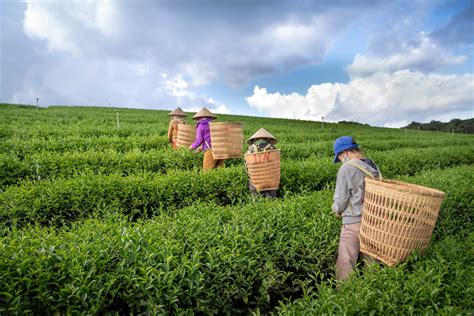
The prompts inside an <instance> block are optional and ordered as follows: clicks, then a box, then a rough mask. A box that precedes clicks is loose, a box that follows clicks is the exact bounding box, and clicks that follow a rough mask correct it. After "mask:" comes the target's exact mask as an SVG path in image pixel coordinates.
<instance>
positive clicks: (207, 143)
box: [204, 141, 212, 151]
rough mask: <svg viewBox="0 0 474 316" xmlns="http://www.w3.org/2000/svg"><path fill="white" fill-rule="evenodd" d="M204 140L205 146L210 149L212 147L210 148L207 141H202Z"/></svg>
mask: <svg viewBox="0 0 474 316" xmlns="http://www.w3.org/2000/svg"><path fill="white" fill-rule="evenodd" d="M204 142H205V143H206V145H207V148H209V149H210V150H211V151H212V148H211V146H209V144H208V143H207V141H204Z"/></svg>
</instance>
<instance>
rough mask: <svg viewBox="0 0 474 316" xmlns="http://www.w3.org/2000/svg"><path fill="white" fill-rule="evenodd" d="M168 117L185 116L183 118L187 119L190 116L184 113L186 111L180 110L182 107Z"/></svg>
mask: <svg viewBox="0 0 474 316" xmlns="http://www.w3.org/2000/svg"><path fill="white" fill-rule="evenodd" d="M168 116H183V117H186V116H188V115H187V114H186V113H184V111H183V110H182V109H181V108H180V107H177V108H176V109H174V110H173V111H171V112H170V113H169V114H168Z"/></svg>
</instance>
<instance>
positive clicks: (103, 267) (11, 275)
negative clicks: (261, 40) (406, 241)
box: [0, 166, 474, 314]
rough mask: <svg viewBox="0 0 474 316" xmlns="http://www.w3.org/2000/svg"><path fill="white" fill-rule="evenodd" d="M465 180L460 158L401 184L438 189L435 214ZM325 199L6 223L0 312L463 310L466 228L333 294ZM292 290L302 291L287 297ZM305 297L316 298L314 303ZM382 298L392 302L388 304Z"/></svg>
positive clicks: (459, 194)
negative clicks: (53, 224)
mask: <svg viewBox="0 0 474 316" xmlns="http://www.w3.org/2000/svg"><path fill="white" fill-rule="evenodd" d="M466 176H467V177H468V178H469V179H473V178H474V171H473V169H472V168H471V167H469V166H462V167H456V168H451V169H446V170H443V171H438V170H436V171H428V172H424V173H423V174H421V175H419V176H417V177H414V178H407V179H406V180H409V181H410V182H415V183H418V184H421V185H424V184H426V183H425V182H424V179H428V181H427V182H428V183H430V184H435V185H434V187H435V188H437V189H440V190H443V191H445V192H447V196H446V201H445V203H444V204H443V206H442V210H441V213H442V214H449V213H451V212H453V211H454V212H457V211H459V210H457V209H456V210H454V209H452V207H457V206H458V204H456V203H455V202H454V201H453V199H454V200H457V199H462V200H468V199H470V198H472V192H468V191H466V190H463V189H461V188H460V187H459V186H456V185H453V184H455V183H458V182H459V181H461V180H462V179H464V178H466ZM433 178H437V179H440V180H441V181H440V182H439V183H438V182H436V180H435V179H433ZM332 195H333V191H332V190H329V189H328V190H322V191H319V192H314V193H313V194H310V195H308V196H298V197H292V198H289V199H287V200H280V201H278V200H277V201H265V200H258V203H252V204H247V205H245V206H233V207H219V206H217V205H212V204H203V205H195V206H192V207H189V208H185V209H182V210H181V211H180V212H177V213H175V214H173V215H166V214H162V215H160V216H156V217H154V218H153V219H151V220H147V221H138V222H135V223H132V222H129V221H128V220H127V219H126V218H123V217H121V216H120V215H117V214H115V215H114V214H113V213H107V216H103V217H101V218H99V219H88V220H84V221H82V222H76V223H74V224H73V225H72V226H71V227H70V228H63V229H54V228H45V227H43V228H42V227H40V226H32V227H27V228H25V229H22V230H18V229H13V230H12V231H10V233H9V234H8V235H6V236H3V237H0V250H1V252H2V256H0V273H1V275H0V280H2V281H1V282H2V291H1V292H0V312H2V313H6V314H12V313H32V314H45V313H57V312H61V313H65V314H68V313H76V312H80V313H93V314H96V313H103V312H114V311H118V312H122V313H143V312H148V313H151V314H156V313H172V314H176V313H204V314H225V313H231V314H232V313H248V312H250V311H256V312H257V311H260V312H264V313H265V312H270V311H272V310H273V311H274V308H275V307H280V309H281V311H282V312H284V313H287V312H288V313H293V312H294V313H295V314H300V313H305V312H306V311H310V313H312V311H314V312H315V313H316V314H320V312H329V313H331V312H336V313H338V312H339V311H342V312H344V311H349V313H352V312H356V311H358V310H361V311H364V310H367V311H372V310H374V311H377V310H378V311H379V312H382V311H384V308H386V310H385V311H389V313H390V311H393V313H396V310H395V309H394V308H396V307H397V306H398V308H401V310H405V309H406V311H408V312H409V311H410V310H411V309H410V308H415V309H414V311H419V312H422V311H423V309H424V308H426V309H427V310H430V308H434V307H433V306H435V307H436V306H437V304H442V306H440V308H444V310H445V311H450V309H448V306H453V309H452V311H459V310H460V309H462V308H467V309H468V308H469V306H470V305H465V306H466V307H464V306H463V305H462V304H472V302H471V303H469V297H470V296H471V294H472V293H471V294H470V293H469V291H470V290H469V289H470V288H469V287H466V284H467V285H468V284H470V283H472V282H470V281H469V275H470V276H471V277H472V273H470V274H469V273H467V272H466V271H469V270H468V269H471V270H470V271H471V272H472V268H469V267H470V264H469V263H470V262H472V247H466V245H472V236H471V239H470V242H469V240H466V239H465V238H464V237H463V238H464V239H463V240H464V241H465V243H462V242H461V243H453V242H449V236H445V235H440V237H441V239H442V240H446V243H447V244H446V245H447V246H443V245H444V243H438V244H435V245H434V246H432V248H433V249H431V250H430V251H429V254H428V256H427V257H426V258H425V257H422V258H419V260H418V261H416V262H414V263H413V261H412V263H408V264H404V265H402V266H400V267H397V268H394V269H392V268H383V269H380V271H381V272H374V273H372V272H371V273H370V274H369V273H367V272H365V270H363V271H362V273H363V276H362V277H360V278H359V279H353V280H352V281H349V282H348V283H346V284H344V285H343V286H342V287H340V290H339V292H337V293H336V292H335V291H334V290H332V288H331V283H330V282H331V281H327V280H328V278H329V277H330V276H331V275H332V273H333V265H334V261H335V253H336V249H337V244H338V234H339V230H340V222H339V220H338V219H336V218H335V217H334V216H333V215H332V214H331V211H330V207H331V202H332ZM466 206H468V205H467V204H466ZM460 211H464V212H469V211H470V210H469V209H462V210H460ZM446 217H449V216H446ZM445 224H447V222H446V221H441V222H440V223H438V226H442V225H445ZM439 231H440V232H449V231H450V230H446V229H444V227H440V228H439ZM468 242H469V243H468ZM439 247H441V249H439ZM443 247H446V248H448V249H446V250H447V251H446V252H445V251H444V250H445V249H444V248H443ZM465 251H467V254H469V251H470V257H469V255H466V252H465ZM433 253H434V254H435V255H433ZM433 258H434V260H433ZM453 273H458V274H454V275H453ZM417 276H419V277H418V279H416V280H415V281H411V280H412V278H416V277H417ZM422 277H423V278H422ZM466 278H467V281H466ZM364 281H365V282H364ZM405 281H406V282H405ZM327 282H329V284H328V283H327ZM410 282H411V283H410ZM422 282H426V283H422ZM426 284H429V285H430V287H431V288H432V290H433V291H434V292H433V291H428V288H430V287H427V286H426ZM402 290H404V291H410V292H409V293H410V295H408V294H406V293H403V292H402ZM325 293H327V297H326V296H324V295H326V294H325ZM454 294H456V295H454ZM313 295H318V296H317V297H314V296H313ZM412 295H415V296H413V300H411V301H410V297H412ZM297 298H302V299H301V300H298V301H296V302H295V304H294V305H292V304H289V303H288V302H289V301H293V300H295V299H297ZM346 298H347V299H346ZM315 299H317V300H320V301H322V300H324V301H323V302H322V303H321V305H322V306H323V307H324V308H320V307H319V305H317V304H319V303H317V302H316V303H313V302H314V300H315ZM391 300H393V302H396V303H397V304H398V305H395V306H387V305H388V304H390V302H391ZM449 300H451V302H449ZM333 301H334V304H332V302H333ZM285 302H286V303H285ZM378 302H380V303H378ZM323 303H324V304H323ZM349 303H350V304H349ZM404 303H405V304H406V307H405V306H403V305H404ZM284 304H288V305H284ZM314 304H316V305H314ZM378 304H381V305H378ZM332 305H334V307H332V309H328V308H330V307H331V306H332ZM301 306H303V307H302V308H301V309H300V307H301ZM315 306H316V307H315ZM400 306H402V307H400ZM471 306H472V305H471ZM390 307H391V308H390ZM313 308H314V310H313ZM364 308H365V309H364ZM351 311H352V312H351ZM433 311H436V310H435V309H433Z"/></svg>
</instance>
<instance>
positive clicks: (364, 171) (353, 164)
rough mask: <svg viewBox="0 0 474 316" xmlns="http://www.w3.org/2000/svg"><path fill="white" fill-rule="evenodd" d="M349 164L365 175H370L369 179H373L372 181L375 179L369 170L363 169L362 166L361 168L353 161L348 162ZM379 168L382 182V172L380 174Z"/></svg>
mask: <svg viewBox="0 0 474 316" xmlns="http://www.w3.org/2000/svg"><path fill="white" fill-rule="evenodd" d="M346 163H347V164H349V165H351V166H354V167H356V168H357V169H359V170H360V171H362V172H363V173H365V174H366V175H368V176H369V177H371V178H372V179H375V177H374V175H373V174H372V172H369V171H368V170H367V169H365V168H362V167H361V166H359V165H358V164H356V163H355V162H352V161H348V162H346ZM376 167H377V171H378V173H379V180H382V172H380V169H379V167H378V166H376Z"/></svg>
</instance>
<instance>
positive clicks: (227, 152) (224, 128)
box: [210, 122, 244, 159]
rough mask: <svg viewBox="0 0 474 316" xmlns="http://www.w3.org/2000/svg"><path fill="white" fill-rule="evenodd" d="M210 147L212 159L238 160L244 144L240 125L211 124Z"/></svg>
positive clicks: (242, 128)
mask: <svg viewBox="0 0 474 316" xmlns="http://www.w3.org/2000/svg"><path fill="white" fill-rule="evenodd" d="M210 130H211V146H212V156H213V157H214V159H227V158H240V157H242V149H243V143H244V125H243V124H242V123H229V122H219V123H211V124H210Z"/></svg>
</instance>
